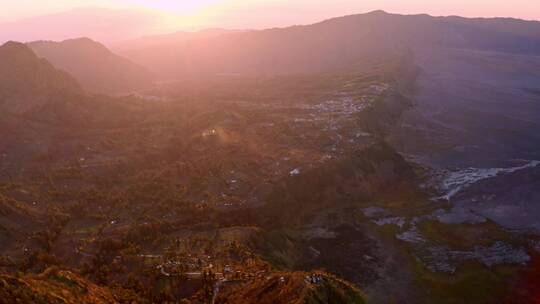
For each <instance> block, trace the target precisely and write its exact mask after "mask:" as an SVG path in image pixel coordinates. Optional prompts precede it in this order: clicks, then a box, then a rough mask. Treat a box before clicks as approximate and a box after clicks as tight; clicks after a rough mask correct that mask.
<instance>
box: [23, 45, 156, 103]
mask: <svg viewBox="0 0 540 304" xmlns="http://www.w3.org/2000/svg"><path fill="white" fill-rule="evenodd" d="M28 46H29V47H30V48H31V49H32V50H33V51H34V52H35V53H36V54H37V55H38V56H39V57H42V58H45V59H47V60H48V61H49V62H50V63H52V64H53V65H54V66H55V67H57V68H59V69H62V70H65V71H67V72H69V73H70V74H71V75H73V76H74V77H75V78H76V79H77V80H78V81H79V82H80V83H81V85H82V86H83V87H84V88H85V89H86V90H88V91H89V92H93V93H104V94H117V93H129V92H132V91H135V90H138V89H142V88H147V87H149V86H150V85H151V82H152V77H151V75H150V73H149V72H148V71H147V70H146V69H145V68H143V67H140V66H138V65H136V64H134V63H132V62H130V61H129V60H127V59H125V58H122V57H120V56H118V55H116V54H114V53H112V52H111V51H109V50H108V49H107V48H106V47H105V46H104V45H102V44H100V43H98V42H95V41H93V40H91V39H88V38H79V39H71V40H65V41H62V42H52V41H37V42H31V43H28Z"/></svg>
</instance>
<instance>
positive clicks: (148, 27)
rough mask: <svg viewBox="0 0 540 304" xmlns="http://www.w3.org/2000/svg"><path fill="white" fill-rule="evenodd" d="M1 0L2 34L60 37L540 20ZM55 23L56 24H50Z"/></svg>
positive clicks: (420, 6)
mask: <svg viewBox="0 0 540 304" xmlns="http://www.w3.org/2000/svg"><path fill="white" fill-rule="evenodd" d="M0 2H2V4H1V5H0V6H1V10H0V23H3V24H0V40H1V39H16V40H25V39H35V38H42V39H61V38H63V37H70V35H74V34H76V33H81V34H80V35H85V36H94V37H95V38H96V39H101V40H116V39H120V37H134V36H139V35H143V34H154V33H165V32H171V31H176V30H193V29H201V28H208V27H222V28H234V29H247V28H250V29H255V28H267V27H280V26H287V25H293V24H308V23H313V22H317V21H321V20H324V19H327V18H330V17H336V16H342V15H348V14H355V13H364V12H368V11H372V10H377V9H382V10H385V11H388V12H392V13H404V14H414V13H428V14H431V15H460V16H465V17H494V16H502V17H515V18H521V19H529V20H530V19H533V20H540V0H513V1H510V0H197V1H186V0H14V1H12V0H0ZM5 2H7V3H5ZM81 8H85V9H83V10H81ZM90 8H92V9H90ZM97 8H101V9H97ZM103 9H107V10H103ZM113 9H114V10H113ZM70 10H75V12H77V13H78V14H76V15H77V16H76V17H73V15H74V14H73V13H72V12H68V13H65V12H66V11H70ZM81 11H84V14H83V15H84V16H83V17H80V16H81V14H80V12H81ZM62 12H64V13H62ZM58 13H62V14H58ZM50 14H57V15H55V16H54V17H53V18H49V19H47V18H46V17H39V16H44V15H50ZM36 17H37V21H36ZM64 19H65V20H64ZM51 20H52V21H51ZM6 23H8V26H6ZM20 24H22V25H23V26H21V25H20ZM43 24H45V25H46V26H45V28H42V26H43ZM50 24H52V25H54V26H49V25H50ZM2 28H4V33H2ZM8 29H9V32H8ZM40 30H42V31H43V32H40ZM18 38H19V39H18Z"/></svg>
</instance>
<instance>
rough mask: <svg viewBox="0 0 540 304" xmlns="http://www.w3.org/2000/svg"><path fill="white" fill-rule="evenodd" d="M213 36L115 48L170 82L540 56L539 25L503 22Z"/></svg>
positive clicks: (357, 23)
mask: <svg viewBox="0 0 540 304" xmlns="http://www.w3.org/2000/svg"><path fill="white" fill-rule="evenodd" d="M210 33H211V34H209V33H208V32H201V33H199V34H184V33H180V34H173V35H169V36H159V37H153V38H152V37H147V38H145V39H142V40H139V41H137V40H135V41H133V40H132V41H129V42H126V43H125V44H124V45H122V44H120V45H116V46H115V50H117V51H118V52H119V54H121V55H124V56H126V57H127V58H129V59H131V60H133V61H134V62H137V63H139V64H141V65H143V66H145V67H147V68H148V69H151V70H152V71H154V72H155V73H157V74H158V75H160V76H161V77H164V78H171V77H172V78H174V77H186V76H190V75H194V74H195V75H196V74H200V75H208V74H243V75H265V74H266V75H276V74H299V73H318V72H324V71H331V70H336V69H342V68H344V67H348V66H350V65H351V64H355V63H356V62H358V61H360V60H362V59H363V58H365V57H366V56H367V55H370V54H381V53H388V52H394V51H395V50H399V49H404V48H410V49H423V48H464V49H474V50H489V51H501V52H509V53H518V54H540V22H535V21H523V20H517V19H503V18H494V19H467V18H461V17H432V16H428V15H395V14H389V13H386V12H383V11H374V12H371V13H367V14H361V15H351V16H345V17H340V18H334V19H330V20H326V21H323V22H320V23H317V24H313V25H307V26H293V27H288V28H281V29H269V30H261V31H246V32H228V31H217V32H216V31H211V32H210Z"/></svg>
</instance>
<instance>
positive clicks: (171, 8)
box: [131, 0, 225, 14]
mask: <svg viewBox="0 0 540 304" xmlns="http://www.w3.org/2000/svg"><path fill="white" fill-rule="evenodd" d="M131 2H133V4H137V5H140V6H143V7H146V8H151V9H157V10H161V11H166V12H169V13H181V14H192V13H197V12H198V11H200V10H202V9H205V8H208V7H211V6H212V5H215V4H220V3H221V2H225V0H196V1H193V0H190V1H185V0H131Z"/></svg>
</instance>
